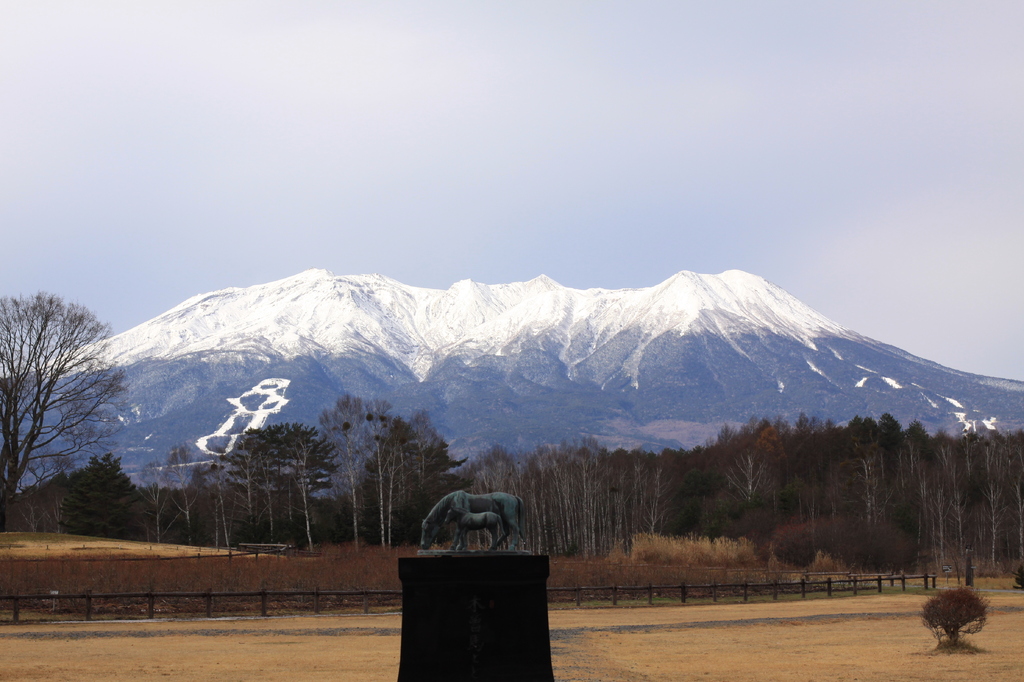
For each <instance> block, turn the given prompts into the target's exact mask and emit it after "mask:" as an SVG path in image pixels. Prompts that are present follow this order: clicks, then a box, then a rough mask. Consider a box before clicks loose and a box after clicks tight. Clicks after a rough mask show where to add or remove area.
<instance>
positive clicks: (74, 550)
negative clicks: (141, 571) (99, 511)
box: [0, 533, 227, 559]
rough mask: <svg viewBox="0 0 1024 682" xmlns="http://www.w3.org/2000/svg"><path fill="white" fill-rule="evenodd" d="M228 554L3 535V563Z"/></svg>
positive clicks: (40, 535)
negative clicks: (23, 560) (7, 560)
mask: <svg viewBox="0 0 1024 682" xmlns="http://www.w3.org/2000/svg"><path fill="white" fill-rule="evenodd" d="M226 553H227V550H219V549H211V548H207V547H189V546H188V545H168V544H158V543H150V542H134V541H132V540H108V539H106V538H94V537H88V536H85V535H64V534H57V533H0V559H60V558H70V559H112V558H118V559H129V558H131V559H136V558H164V557H194V556H196V555H202V556H208V555H217V554H226Z"/></svg>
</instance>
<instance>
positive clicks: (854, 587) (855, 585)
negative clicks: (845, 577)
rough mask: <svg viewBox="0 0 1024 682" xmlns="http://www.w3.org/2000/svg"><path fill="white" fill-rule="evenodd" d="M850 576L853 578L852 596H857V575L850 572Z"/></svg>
mask: <svg viewBox="0 0 1024 682" xmlns="http://www.w3.org/2000/svg"><path fill="white" fill-rule="evenodd" d="M850 578H852V579H853V596H854V597H856V596H857V576H855V575H853V574H852V573H851V574H850Z"/></svg>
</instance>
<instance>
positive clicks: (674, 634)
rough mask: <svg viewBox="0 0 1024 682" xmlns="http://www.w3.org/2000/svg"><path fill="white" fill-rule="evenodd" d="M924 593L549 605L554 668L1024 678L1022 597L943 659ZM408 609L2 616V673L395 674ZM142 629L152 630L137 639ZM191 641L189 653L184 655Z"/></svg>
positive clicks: (576, 676) (1010, 600)
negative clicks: (974, 641)
mask: <svg viewBox="0 0 1024 682" xmlns="http://www.w3.org/2000/svg"><path fill="white" fill-rule="evenodd" d="M922 603H923V595H916V594H915V595H912V594H907V595H902V594H901V595H867V596H862V597H858V598H856V599H841V600H830V601H825V600H815V601H794V602H769V603H761V604H750V605H699V606H685V607H679V606H677V607H664V608H628V609H627V608H620V609H597V610H563V611H553V612H551V614H550V616H549V621H550V627H551V632H552V659H553V665H554V669H555V678H556V679H558V680H565V681H573V682H591V681H597V680H601V681H602V682H639V681H645V682H676V681H679V680H696V679H700V680H707V681H717V680H730V681H739V682H744V681H747V680H770V681H771V680H775V681H780V682H781V681H786V682H789V681H791V680H792V681H800V682H803V681H805V680H820V679H830V680H854V679H856V680H861V681H862V682H864V681H879V682H880V681H883V680H884V681H886V682H888V681H889V680H894V679H899V680H907V681H911V682H918V681H920V682H924V681H926V680H928V681H931V680H940V679H941V680H943V681H944V682H966V681H969V680H971V681H973V680H979V679H984V680H992V681H994V682H1002V681H1004V680H1006V681H1011V680H1012V681H1014V682H1017V681H1019V680H1021V679H1022V678H1024V659H1022V658H1021V657H1020V633H1021V632H1022V631H1024V609H1022V607H1024V599H1022V595H1016V594H998V595H993V597H992V605H993V615H992V619H991V623H990V624H989V626H988V627H987V628H986V629H985V631H984V633H982V634H980V635H979V636H978V643H979V645H980V646H981V647H982V648H983V649H984V653H981V654H979V655H977V656H941V655H935V653H934V648H933V647H934V640H933V639H932V638H931V636H930V635H929V634H928V633H927V632H926V631H925V630H924V629H923V628H922V627H921V625H920V619H919V616H918V614H919V612H920V609H921V605H922ZM400 628H401V618H400V616H397V615H389V616H368V617H367V616H345V617H338V616H328V617H321V618H288V619H268V620H258V621H235V622H224V621H212V622H211V621H206V622H157V623H131V624H127V623H110V622H106V623H90V624H83V623H76V624H61V625H52V624H34V625H21V626H17V627H15V626H6V627H0V639H10V640H12V641H5V642H4V645H5V646H4V650H5V653H4V665H3V667H2V669H0V679H3V680H76V681H77V680H105V681H106V680H112V681H114V682H117V681H120V680H136V679H140V678H147V677H160V678H161V679H165V680H170V681H172V682H173V681H174V680H196V679H212V678H216V679H218V680H222V681H223V682H232V681H235V680H239V681H240V680H252V679H260V680H265V681H266V682H274V681H275V680H295V679H303V680H338V679H343V680H360V681H361V682H376V681H381V682H383V681H385V680H387V681H392V680H394V679H395V677H396V676H397V671H398V663H399V646H400V635H399V633H400ZM140 637H142V638H143V639H140ZM186 652H187V655H184V654H185V653H186Z"/></svg>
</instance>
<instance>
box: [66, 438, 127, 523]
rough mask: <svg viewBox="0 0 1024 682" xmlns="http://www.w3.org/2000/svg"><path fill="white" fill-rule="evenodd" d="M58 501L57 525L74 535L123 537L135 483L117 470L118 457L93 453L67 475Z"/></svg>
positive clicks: (118, 468)
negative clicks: (67, 482) (64, 490)
mask: <svg viewBox="0 0 1024 682" xmlns="http://www.w3.org/2000/svg"><path fill="white" fill-rule="evenodd" d="M69 479H70V483H71V489H70V490H69V491H68V494H67V496H66V497H65V498H64V502H63V503H62V504H61V517H62V518H61V525H62V526H64V528H65V529H66V530H67V532H69V533H73V534H75V535H92V536H97V537H105V538H123V537H125V536H126V534H127V531H128V522H129V520H130V518H131V507H132V504H133V503H134V502H135V485H134V484H133V483H132V482H131V479H130V478H128V476H127V475H126V474H125V473H124V472H123V471H122V470H121V458H120V457H114V456H113V455H112V454H111V453H109V452H108V453H107V454H105V455H103V456H102V457H96V455H93V456H92V457H90V458H89V463H88V464H87V465H86V466H85V467H83V468H82V469H80V470H79V471H76V472H74V473H73V474H72V475H71V476H70V477H69Z"/></svg>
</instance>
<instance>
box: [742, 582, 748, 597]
mask: <svg viewBox="0 0 1024 682" xmlns="http://www.w3.org/2000/svg"><path fill="white" fill-rule="evenodd" d="M743 601H747V583H746V582H745V581H744V583H743Z"/></svg>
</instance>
